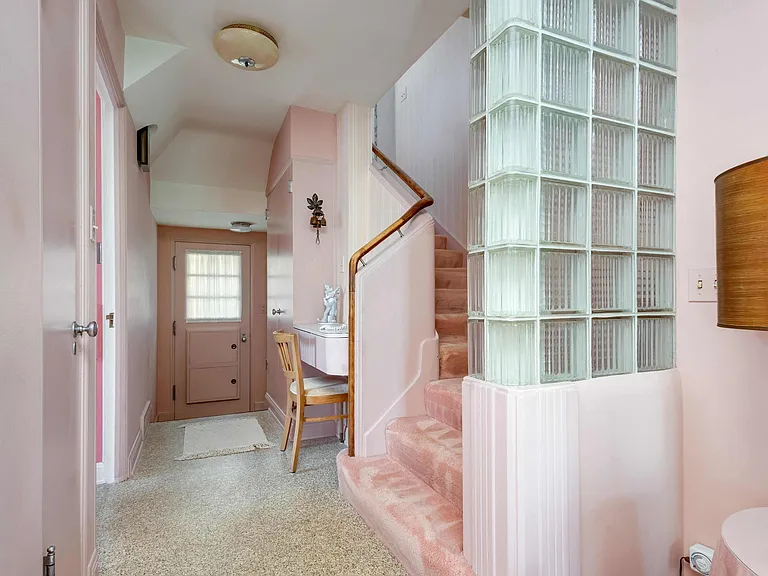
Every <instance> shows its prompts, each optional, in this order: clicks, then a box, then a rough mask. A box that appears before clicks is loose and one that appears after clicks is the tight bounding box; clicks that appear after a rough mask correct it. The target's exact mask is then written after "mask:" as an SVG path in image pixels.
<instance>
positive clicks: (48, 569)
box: [43, 546, 56, 576]
mask: <svg viewBox="0 0 768 576" xmlns="http://www.w3.org/2000/svg"><path fill="white" fill-rule="evenodd" d="M46 552H47V554H46V555H45V556H43V576H56V547H55V546H49V547H48V550H46Z"/></svg>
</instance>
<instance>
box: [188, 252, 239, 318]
mask: <svg viewBox="0 0 768 576" xmlns="http://www.w3.org/2000/svg"><path fill="white" fill-rule="evenodd" d="M186 258H187V262H186V264H187V314H186V317H187V322H240V320H241V318H242V310H243V301H242V299H243V281H242V266H241V260H242V256H241V253H240V252H229V251H224V250H187V256H186Z"/></svg>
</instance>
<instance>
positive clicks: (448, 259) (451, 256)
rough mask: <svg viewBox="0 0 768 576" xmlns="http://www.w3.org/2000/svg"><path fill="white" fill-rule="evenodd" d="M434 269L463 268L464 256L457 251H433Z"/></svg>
mask: <svg viewBox="0 0 768 576" xmlns="http://www.w3.org/2000/svg"><path fill="white" fill-rule="evenodd" d="M435 268H464V254H463V253H462V252H460V251H459V250H445V249H439V248H438V249H435Z"/></svg>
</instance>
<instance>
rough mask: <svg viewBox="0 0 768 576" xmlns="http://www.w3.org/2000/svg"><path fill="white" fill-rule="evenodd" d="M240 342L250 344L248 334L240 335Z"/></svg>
mask: <svg viewBox="0 0 768 576" xmlns="http://www.w3.org/2000/svg"><path fill="white" fill-rule="evenodd" d="M240 342H248V336H247V335H246V334H240Z"/></svg>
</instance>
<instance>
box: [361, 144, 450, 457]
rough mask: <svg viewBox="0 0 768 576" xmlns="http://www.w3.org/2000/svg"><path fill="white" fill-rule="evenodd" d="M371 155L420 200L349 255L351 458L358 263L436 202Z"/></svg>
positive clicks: (382, 157)
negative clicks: (350, 256)
mask: <svg viewBox="0 0 768 576" xmlns="http://www.w3.org/2000/svg"><path fill="white" fill-rule="evenodd" d="M373 153H374V154H375V155H376V156H377V157H378V158H379V160H381V161H382V162H383V163H384V165H385V166H386V167H387V168H389V169H390V170H392V172H393V173H394V174H395V175H396V176H397V177H398V178H400V180H402V181H403V182H404V183H405V184H406V185H407V186H408V188H410V189H411V190H413V192H414V193H415V194H416V196H418V197H419V199H418V200H417V201H416V203H415V204H413V205H412V206H411V207H410V208H408V210H406V211H405V213H404V214H403V215H402V216H400V217H399V218H398V219H397V220H395V221H394V222H392V224H390V225H389V226H387V227H386V228H385V229H384V230H383V231H382V232H380V233H379V234H377V235H376V236H375V237H374V238H373V239H372V240H370V241H369V242H368V243H367V244H365V245H364V246H363V247H362V248H360V249H359V250H358V251H357V252H355V253H354V254H353V255H352V258H350V259H349V295H348V298H349V318H348V321H347V325H348V326H349V376H348V381H349V400H348V404H349V406H348V409H347V414H348V423H347V431H348V436H349V439H348V442H349V449H348V454H349V455H350V456H354V455H355V283H356V279H357V271H358V270H357V268H358V266H359V265H360V263H361V262H362V263H363V266H365V261H364V260H363V257H364V256H365V255H366V254H369V253H370V252H371V251H373V250H374V249H375V248H376V247H377V246H379V244H381V243H382V242H384V241H385V240H386V239H387V238H389V237H390V236H392V235H393V234H394V233H395V232H399V231H400V229H401V228H402V227H403V226H404V225H405V224H407V223H408V222H410V221H411V220H413V219H414V218H415V217H416V215H417V214H418V213H419V212H421V211H422V210H424V209H425V208H428V207H429V206H432V204H434V203H435V201H434V200H433V199H432V197H431V196H430V195H429V194H427V192H426V191H425V190H424V188H422V187H421V186H419V185H418V184H417V183H416V181H415V180H414V179H413V178H411V177H410V176H408V174H406V173H405V172H403V169H402V168H400V167H399V166H398V165H397V164H395V163H394V162H392V160H390V159H389V158H388V157H387V156H386V155H385V154H384V153H383V152H382V151H381V150H379V149H378V148H377V147H376V146H373Z"/></svg>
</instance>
